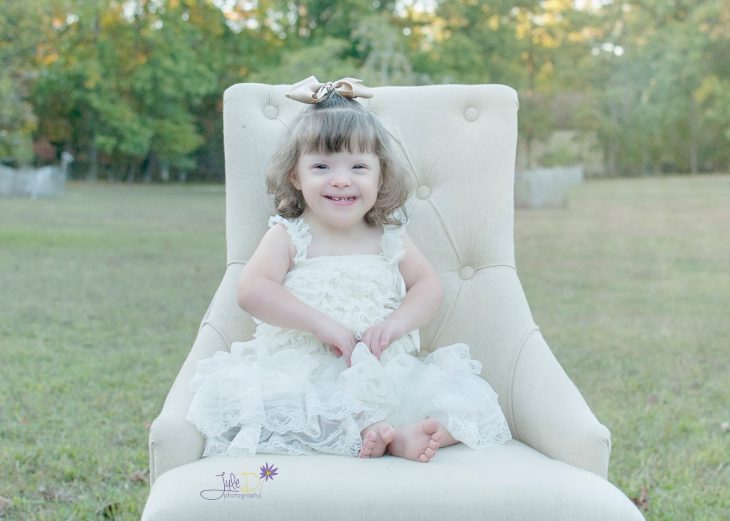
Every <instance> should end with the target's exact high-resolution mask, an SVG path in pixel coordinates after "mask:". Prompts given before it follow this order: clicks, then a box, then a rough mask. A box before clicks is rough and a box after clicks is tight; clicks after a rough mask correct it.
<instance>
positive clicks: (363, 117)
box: [297, 109, 381, 154]
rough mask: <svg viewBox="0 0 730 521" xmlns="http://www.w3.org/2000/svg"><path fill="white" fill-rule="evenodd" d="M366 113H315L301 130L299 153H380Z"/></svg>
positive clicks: (346, 111) (328, 110)
mask: <svg viewBox="0 0 730 521" xmlns="http://www.w3.org/2000/svg"><path fill="white" fill-rule="evenodd" d="M371 119H372V116H371V115H370V114H368V113H367V112H364V111H363V112H360V111H355V110H338V109H327V110H321V111H316V112H314V111H313V112H312V113H310V114H309V115H308V117H307V118H305V121H302V127H301V128H300V129H299V130H300V132H299V135H298V137H299V139H298V143H297V144H298V148H299V151H300V153H303V154H307V153H311V152H316V153H321V154H335V153H338V152H345V151H346V152H350V153H358V152H360V153H361V152H371V153H377V152H378V151H379V150H380V148H381V143H380V139H379V138H378V135H377V132H376V130H375V125H373V122H372V121H371Z"/></svg>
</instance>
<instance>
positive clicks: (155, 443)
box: [149, 323, 228, 485]
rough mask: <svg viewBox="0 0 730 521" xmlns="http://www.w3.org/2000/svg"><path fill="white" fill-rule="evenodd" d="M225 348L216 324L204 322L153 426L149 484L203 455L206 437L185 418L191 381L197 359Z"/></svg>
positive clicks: (189, 400) (151, 430) (150, 443)
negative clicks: (214, 325)
mask: <svg viewBox="0 0 730 521" xmlns="http://www.w3.org/2000/svg"><path fill="white" fill-rule="evenodd" d="M224 349H228V346H227V345H226V342H225V340H224V339H223V338H222V337H221V336H220V335H219V334H218V332H217V331H216V330H215V328H213V327H212V326H211V325H210V324H207V323H204V324H203V325H202V327H201V328H200V331H199V332H198V337H197V338H196V340H195V343H194V344H193V348H192V350H191V351H190V354H189V355H188V357H187V359H186V360H185V362H184V363H183V366H182V368H181V369H180V372H179V373H178V375H177V377H176V378H175V382H174V383H173V384H172V388H171V389H170V392H169V393H168V394H167V398H166V399H165V403H164V405H163V406H162V411H161V412H160V414H159V416H157V418H155V420H154V421H153V422H152V425H151V426H150V439H149V451H150V485H151V484H152V483H154V481H155V480H156V479H157V478H158V477H159V476H161V475H162V474H163V473H164V472H167V471H168V470H170V469H172V468H175V467H179V466H180V465H185V464H187V463H191V462H193V461H196V460H198V459H200V456H201V454H202V453H203V447H204V445H205V439H204V438H203V435H202V434H200V432H199V431H198V429H196V428H195V426H194V425H193V424H192V423H189V422H188V421H186V420H185V415H186V414H187V411H188V407H190V402H191V401H192V397H193V395H192V393H191V392H190V390H189V389H188V382H190V379H191V378H192V376H193V374H194V372H195V364H196V362H197V361H198V360H201V359H203V358H207V357H209V356H212V355H213V353H215V352H216V351H220V350H224Z"/></svg>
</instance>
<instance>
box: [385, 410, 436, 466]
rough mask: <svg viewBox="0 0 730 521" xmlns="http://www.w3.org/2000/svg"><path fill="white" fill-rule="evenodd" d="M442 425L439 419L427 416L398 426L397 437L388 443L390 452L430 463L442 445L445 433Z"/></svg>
mask: <svg viewBox="0 0 730 521" xmlns="http://www.w3.org/2000/svg"><path fill="white" fill-rule="evenodd" d="M440 426H441V424H440V423H439V422H438V421H437V420H435V419H433V418H426V419H425V420H421V421H420V422H416V423H412V424H411V425H406V426H405V427H398V429H396V431H395V439H394V440H393V441H392V442H391V443H390V445H388V452H389V453H390V454H392V455H393V456H399V457H401V458H406V459H410V460H414V461H421V462H423V463H428V462H429V461H431V458H433V456H434V454H436V451H437V450H438V449H439V446H440V445H441V438H442V437H443V435H442V434H441V432H439V427H440Z"/></svg>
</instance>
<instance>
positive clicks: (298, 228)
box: [269, 215, 312, 264]
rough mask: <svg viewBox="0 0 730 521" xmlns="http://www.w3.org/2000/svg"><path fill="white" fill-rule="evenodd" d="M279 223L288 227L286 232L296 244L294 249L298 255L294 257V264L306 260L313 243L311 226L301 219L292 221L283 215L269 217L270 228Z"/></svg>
mask: <svg viewBox="0 0 730 521" xmlns="http://www.w3.org/2000/svg"><path fill="white" fill-rule="evenodd" d="M279 223H281V224H283V225H284V226H285V227H286V231H287V232H289V236H290V237H291V240H292V242H293V243H294V248H296V250H297V253H296V254H295V255H294V264H296V263H298V262H300V261H302V260H304V259H306V258H307V248H308V247H309V245H310V243H311V242H312V234H310V233H309V225H308V224H307V223H306V222H305V221H304V219H302V218H301V217H297V218H296V219H291V220H290V219H287V218H285V217H282V216H281V215H272V216H271V217H269V227H271V226H274V225H275V224H279Z"/></svg>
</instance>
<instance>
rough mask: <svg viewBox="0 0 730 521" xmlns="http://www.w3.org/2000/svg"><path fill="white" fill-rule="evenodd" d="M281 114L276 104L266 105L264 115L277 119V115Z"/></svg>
mask: <svg viewBox="0 0 730 521" xmlns="http://www.w3.org/2000/svg"><path fill="white" fill-rule="evenodd" d="M278 115H279V109H278V108H276V107H275V106H274V105H266V106H265V107H264V116H266V117H267V118H269V119H276V116H278Z"/></svg>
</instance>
